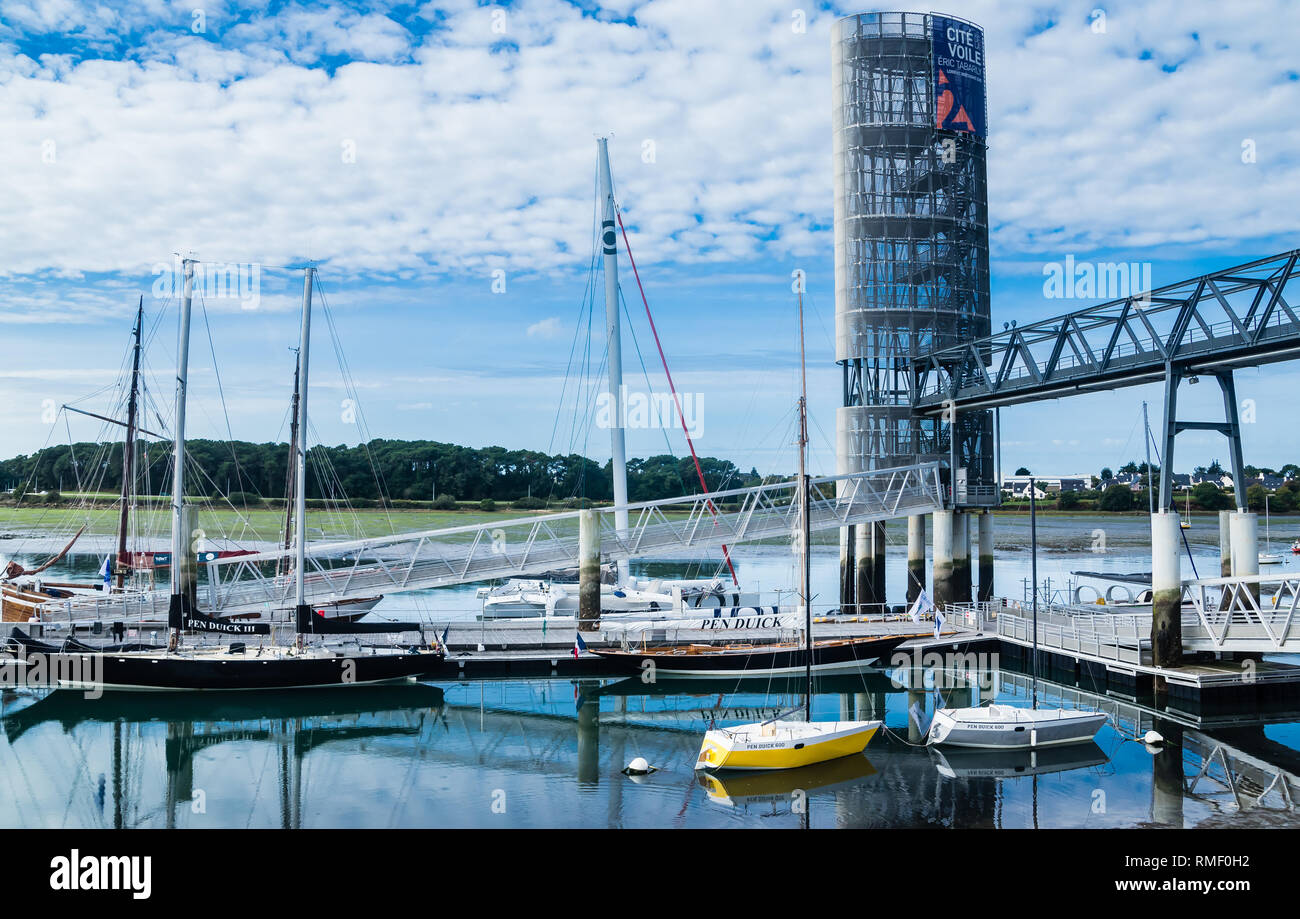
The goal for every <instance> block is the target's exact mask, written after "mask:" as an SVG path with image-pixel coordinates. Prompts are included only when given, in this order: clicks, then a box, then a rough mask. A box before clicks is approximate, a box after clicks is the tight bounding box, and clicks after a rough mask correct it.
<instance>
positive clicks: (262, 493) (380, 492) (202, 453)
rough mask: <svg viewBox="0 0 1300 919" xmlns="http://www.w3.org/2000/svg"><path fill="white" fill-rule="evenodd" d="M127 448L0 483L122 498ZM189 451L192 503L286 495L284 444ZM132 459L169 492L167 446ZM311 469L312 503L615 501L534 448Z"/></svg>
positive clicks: (338, 462) (666, 494)
mask: <svg viewBox="0 0 1300 919" xmlns="http://www.w3.org/2000/svg"><path fill="white" fill-rule="evenodd" d="M123 447H124V445H123V444H122V443H104V444H99V443H77V444H71V445H59V446H51V447H46V448H44V449H42V450H39V451H37V452H36V453H33V454H31V455H23V456H16V457H13V458H12V459H8V460H0V484H2V485H3V486H4V488H5V490H6V491H10V490H12V493H15V494H17V495H19V496H21V495H22V494H23V493H24V492H27V493H36V492H46V491H63V492H73V491H77V492H86V491H96V492H120V491H121V488H122V471H123V470H122V450H123ZM186 450H187V452H188V456H189V460H190V464H187V476H188V485H187V488H186V491H187V492H188V493H189V494H190V495H191V496H195V495H208V496H212V497H219V496H220V497H234V496H239V497H245V496H247V497H257V498H265V499H284V498H285V497H287V495H286V487H287V485H288V476H287V470H288V462H289V445H288V444H285V443H262V444H256V443H249V442H247V441H233V442H230V441H218V440H192V441H188V442H187V444H186ZM135 457H136V461H135V462H136V469H137V474H136V475H135V477H134V478H135V481H136V485H135V488H134V489H133V491H134V493H136V494H140V495H166V494H170V491H171V449H170V445H169V444H166V443H157V442H152V443H150V442H146V441H143V440H142V441H139V442H138V443H137V446H136V452H135ZM700 467H701V469H702V470H703V472H704V478H705V482H706V483H707V484H708V487H709V490H710V491H719V490H723V489H727V488H742V487H747V486H750V485H757V484H760V483H761V482H762V481H763V479H762V477H760V476H759V474H758V471H757V470H756V469H751V470H750V471H749V472H747V473H746V472H743V471H741V470H740V469H739V468H737V466H736V465H735V463H733V462H731V461H730V460H722V459H717V458H715V457H700ZM307 468H308V475H307V496H308V498H312V499H329V500H341V499H343V498H347V499H348V500H357V499H360V500H363V501H376V502H380V501H391V500H395V499H397V500H402V499H404V500H421V501H432V500H435V499H438V498H442V499H443V500H444V501H445V500H447V498H454V499H456V500H460V501H483V500H494V501H519V500H520V499H525V500H527V499H528V498H533V499H538V500H540V501H549V500H564V499H571V498H578V499H580V498H586V499H589V500H592V501H611V500H613V497H614V487H613V469H612V465H611V463H609V462H606V463H605V464H604V465H601V464H600V463H597V462H596V461H594V460H592V459H590V458H588V457H585V456H580V455H578V454H573V453H571V454H568V455H560V454H556V455H550V454H546V453H541V452H538V451H535V450H507V449H506V448H504V447H481V448H475V447H463V446H459V445H457V444H445V443H438V442H436V441H428V440H385V439H382V438H381V439H376V440H372V441H370V442H369V443H365V444H359V445H357V446H353V447H349V446H345V445H339V446H334V447H330V446H323V445H318V446H314V447H311V448H310V449H309V450H308V451H307ZM627 477H628V498H629V500H631V501H654V500H659V499H662V498H674V497H680V496H683V495H688V494H697V493H699V491H700V484H699V478H698V476H697V475H696V472H695V464H694V462H693V461H692V460H691V458H690V457H686V458H684V459H683V458H678V457H675V456H671V455H660V456H650V457H645V458H643V459H630V460H628V463H627ZM769 481H771V479H769ZM443 496H446V498H444V497H443Z"/></svg>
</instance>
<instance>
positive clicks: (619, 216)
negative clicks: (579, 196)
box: [614, 200, 740, 585]
mask: <svg viewBox="0 0 1300 919" xmlns="http://www.w3.org/2000/svg"><path fill="white" fill-rule="evenodd" d="M614 218H615V219H616V220H617V221H618V229H619V232H620V233H622V234H623V248H624V249H625V250H627V261H628V264H629V265H631V266H632V276H633V277H634V278H636V288H637V290H638V291H639V292H640V293H641V302H642V303H643V304H644V305H645V315H646V319H648V320H649V321H650V331H651V333H652V334H653V335H654V338H655V347H656V348H658V349H659V360H660V361H661V362H662V363H663V365H664V376H665V377H667V378H668V389H669V390H670V391H671V392H672V395H673V404H674V405H676V407H677V418H678V420H679V421H681V423H682V433H683V434H685V435H686V445H687V446H688V447H690V448H691V459H692V460H694V462H695V474H696V475H698V476H699V477H700V488H701V489H703V491H704V494H706V495H707V494H708V493H709V486H708V485H707V484H706V483H705V481H704V470H703V469H702V468H700V457H699V455H698V454H697V453H696V452H695V441H694V440H692V439H691V431H690V428H689V427H688V426H687V424H686V415H685V413H683V412H682V400H681V397H680V396H678V394H677V384H675V383H674V382H673V374H672V371H670V370H669V369H668V358H667V356H666V355H665V354H664V346H663V342H661V341H660V340H659V329H658V328H657V327H656V326H655V318H654V315H653V314H652V313H651V312H650V301H649V300H648V299H646V295H645V286H644V285H643V284H642V283H641V272H640V271H639V270H638V269H637V267H636V259H635V258H633V257H632V243H631V242H629V241H628V238H627V228H626V227H624V226H623V211H622V209H620V208H619V206H618V202H617V200H615V202H614ZM709 511H710V513H712V514H713V515H714V516H715V517H716V516H717V509H716V508H715V507H714V506H713V502H712V501H710V502H709ZM722 557H723V558H725V559H726V560H727V568H728V569H729V570H730V571H731V582H732V583H733V584H736V585H739V584H740V581H739V579H738V578H737V577H736V566H735V565H733V564H732V563H731V553H730V551H728V549H727V547H726V546H725V545H724V546H723V547H722Z"/></svg>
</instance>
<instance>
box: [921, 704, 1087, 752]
mask: <svg viewBox="0 0 1300 919" xmlns="http://www.w3.org/2000/svg"><path fill="white" fill-rule="evenodd" d="M1105 723H1106V716H1105V715H1103V714H1099V713H1097V712H1079V711H1070V710H1067V709H1060V708H1049V709H1042V708H1016V707H1015V706H1013V705H980V706H974V707H971V708H941V709H939V710H938V711H937V712H935V713H934V720H933V721H931V722H930V733H929V735H928V737H927V738H926V742H927V743H931V744H948V745H949V746H954V747H979V748H982V749H986V750H1013V749H1021V748H1031V747H1052V746H1058V745H1060V744H1071V743H1087V742H1088V741H1091V740H1092V739H1093V737H1095V736H1096V735H1097V732H1098V731H1099V730H1101V726H1102V725H1103V724H1105Z"/></svg>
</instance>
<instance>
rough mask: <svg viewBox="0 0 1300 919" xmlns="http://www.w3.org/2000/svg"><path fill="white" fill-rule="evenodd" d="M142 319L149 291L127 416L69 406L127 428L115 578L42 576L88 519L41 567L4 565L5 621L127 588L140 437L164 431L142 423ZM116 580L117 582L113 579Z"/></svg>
mask: <svg viewBox="0 0 1300 919" xmlns="http://www.w3.org/2000/svg"><path fill="white" fill-rule="evenodd" d="M143 325H144V297H141V298H140V301H139V303H138V304H137V306H136V313H135V329H134V330H133V332H132V339H133V341H132V347H131V382H130V388H129V390H128V394H127V400H126V421H119V420H118V419H116V418H109V417H106V416H104V415H97V414H95V413H93V412H87V411H84V410H83V409H78V408H73V407H72V406H69V405H65V406H64V408H65V409H67V410H68V411H71V412H76V413H78V414H82V415H88V416H90V417H92V418H98V419H99V420H100V421H105V422H108V423H110V424H117V425H123V426H124V427H125V428H126V434H125V436H124V438H123V441H122V489H121V497H120V500H121V506H120V508H119V511H118V521H117V555H116V562H115V564H114V565H113V566H112V571H113V578H112V579H109V580H107V581H106V582H104V583H96V584H89V583H77V582H61V581H45V580H39V579H38V575H40V574H41V573H42V572H44V571H47V570H48V569H50V568H51V567H53V566H54V565H57V564H58V563H59V562H61V561H63V559H64V558H65V557H66V556H67V555H68V553H69V552H71V551H72V547H73V546H74V545H75V544H76V542H77V540H78V539H80V538H81V535H82V534H83V533H84V532H85V531H86V527H85V526H84V525H83V526H82V527H81V528H80V529H78V530H77V532H76V533H74V534H73V536H72V538H71V539H70V540H68V544H67V545H65V546H64V547H63V549H62V550H61V551H59V552H58V553H56V554H55V555H52V556H51V557H49V558H48V559H46V560H45V561H44V562H42V563H41V564H40V565H38V566H37V567H35V568H33V569H30V570H28V569H26V568H24V567H23V566H22V565H19V564H18V563H17V562H13V561H11V562H9V564H8V565H7V566H6V567H5V569H4V570H3V571H0V622H28V621H30V620H32V619H34V618H38V616H39V614H40V611H41V607H42V606H44V605H45V604H46V603H48V602H49V601H50V600H63V599H69V598H72V597H76V596H77V595H79V594H81V595H84V594H91V593H93V592H97V591H102V590H108V589H115V590H117V591H119V592H120V591H123V590H125V589H126V576H127V572H129V571H130V570H131V567H132V557H131V555H130V553H129V552H128V551H127V537H128V530H129V526H130V520H131V501H132V500H133V497H134V495H133V488H134V485H135V446H136V444H135V442H136V437H137V436H138V435H139V434H140V433H146V434H150V435H151V436H155V437H156V436H159V435H156V434H153V432H151V431H141V430H140V427H139V424H138V419H139V399H140V344H141V334H142V330H143ZM113 581H115V582H116V583H112V582H113Z"/></svg>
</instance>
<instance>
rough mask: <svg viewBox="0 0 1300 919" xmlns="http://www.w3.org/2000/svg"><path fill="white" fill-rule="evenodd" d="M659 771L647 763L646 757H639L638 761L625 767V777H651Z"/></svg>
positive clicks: (635, 760) (633, 761)
mask: <svg viewBox="0 0 1300 919" xmlns="http://www.w3.org/2000/svg"><path fill="white" fill-rule="evenodd" d="M657 771H658V770H657V769H655V767H654V766H651V765H650V764H649V763H647V762H646V761H645V757H644V756H638V757H637V758H636V759H634V760H632V762H630V763H628V764H627V765H626V766H624V767H623V774H624V775H649V774H650V773H652V772H657Z"/></svg>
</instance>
